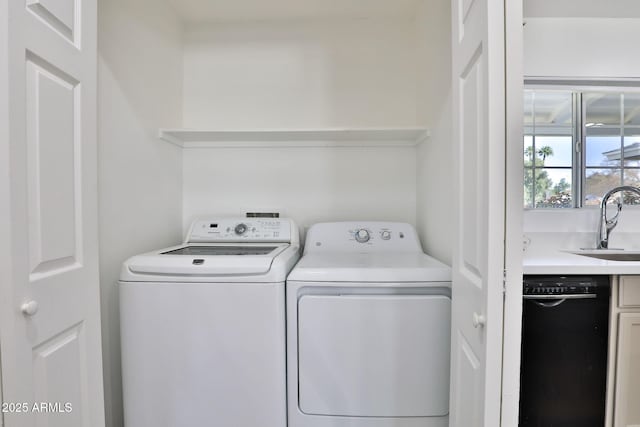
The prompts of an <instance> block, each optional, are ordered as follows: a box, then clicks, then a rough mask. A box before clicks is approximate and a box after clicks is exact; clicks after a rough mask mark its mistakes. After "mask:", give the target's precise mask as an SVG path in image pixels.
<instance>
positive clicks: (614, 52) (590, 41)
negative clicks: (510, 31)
mask: <svg viewBox="0 0 640 427" xmlns="http://www.w3.org/2000/svg"><path fill="white" fill-rule="evenodd" d="M525 21H526V25H525V27H524V53H525V55H524V74H525V76H526V77H540V76H543V77H563V78H592V79H608V78H623V79H624V78H638V77H640V54H638V53H639V49H638V29H640V19H622V18H527V19H525Z"/></svg>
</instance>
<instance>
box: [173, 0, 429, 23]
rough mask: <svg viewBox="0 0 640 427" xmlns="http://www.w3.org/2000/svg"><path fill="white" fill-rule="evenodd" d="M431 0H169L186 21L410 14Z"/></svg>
mask: <svg viewBox="0 0 640 427" xmlns="http://www.w3.org/2000/svg"><path fill="white" fill-rule="evenodd" d="M423 1H428V0H169V3H171V5H172V6H173V7H174V9H175V10H176V12H177V13H178V14H179V15H180V16H181V17H182V19H183V20H184V21H185V22H186V23H224V22H246V21H286V20H294V19H316V18H410V17H413V16H415V14H416V11H417V8H418V5H419V4H420V3H421V2H423Z"/></svg>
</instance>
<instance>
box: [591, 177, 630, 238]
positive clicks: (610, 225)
mask: <svg viewBox="0 0 640 427" xmlns="http://www.w3.org/2000/svg"><path fill="white" fill-rule="evenodd" d="M625 191H628V192H631V193H635V194H637V195H638V196H640V188H637V187H632V186H630V185H623V186H621V187H615V188H613V189H611V190H609V191H607V192H606V194H605V195H604V196H602V201H601V202H600V222H599V224H598V241H597V248H598V249H607V248H608V247H609V235H610V234H611V231H612V230H613V229H614V228H616V225H618V218H619V216H620V211H621V210H622V203H621V202H620V201H619V200H618V201H617V202H616V209H617V211H616V214H615V215H614V216H613V217H612V218H607V202H608V201H609V199H610V198H611V196H612V195H613V194H615V193H619V192H625Z"/></svg>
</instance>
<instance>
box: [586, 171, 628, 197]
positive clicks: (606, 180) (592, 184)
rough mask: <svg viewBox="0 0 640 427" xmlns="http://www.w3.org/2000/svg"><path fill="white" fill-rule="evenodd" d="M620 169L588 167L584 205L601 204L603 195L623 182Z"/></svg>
mask: <svg viewBox="0 0 640 427" xmlns="http://www.w3.org/2000/svg"><path fill="white" fill-rule="evenodd" d="M621 182H622V181H621V173H620V169H587V170H586V171H585V183H584V187H585V188H584V205H585V206H594V205H598V204H600V200H602V196H603V195H604V194H605V193H606V192H607V191H609V190H611V189H612V188H614V187H617V186H619V185H620V184H621Z"/></svg>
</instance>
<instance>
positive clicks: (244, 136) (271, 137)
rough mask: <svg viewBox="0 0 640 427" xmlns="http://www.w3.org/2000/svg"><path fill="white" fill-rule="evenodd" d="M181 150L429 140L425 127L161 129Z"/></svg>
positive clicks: (397, 144)
mask: <svg viewBox="0 0 640 427" xmlns="http://www.w3.org/2000/svg"><path fill="white" fill-rule="evenodd" d="M159 137H160V138H161V139H163V140H165V141H168V142H170V143H172V144H175V145H178V146H180V147H183V148H200V147H220V148H222V147H403V146H405V147H408V146H415V145H418V144H420V143H421V142H422V141H424V140H425V139H427V138H428V137H429V131H428V130H427V129H426V128H376V129H371V128H369V129H291V130H287V129H273V130H195V129H160V131H159Z"/></svg>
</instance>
